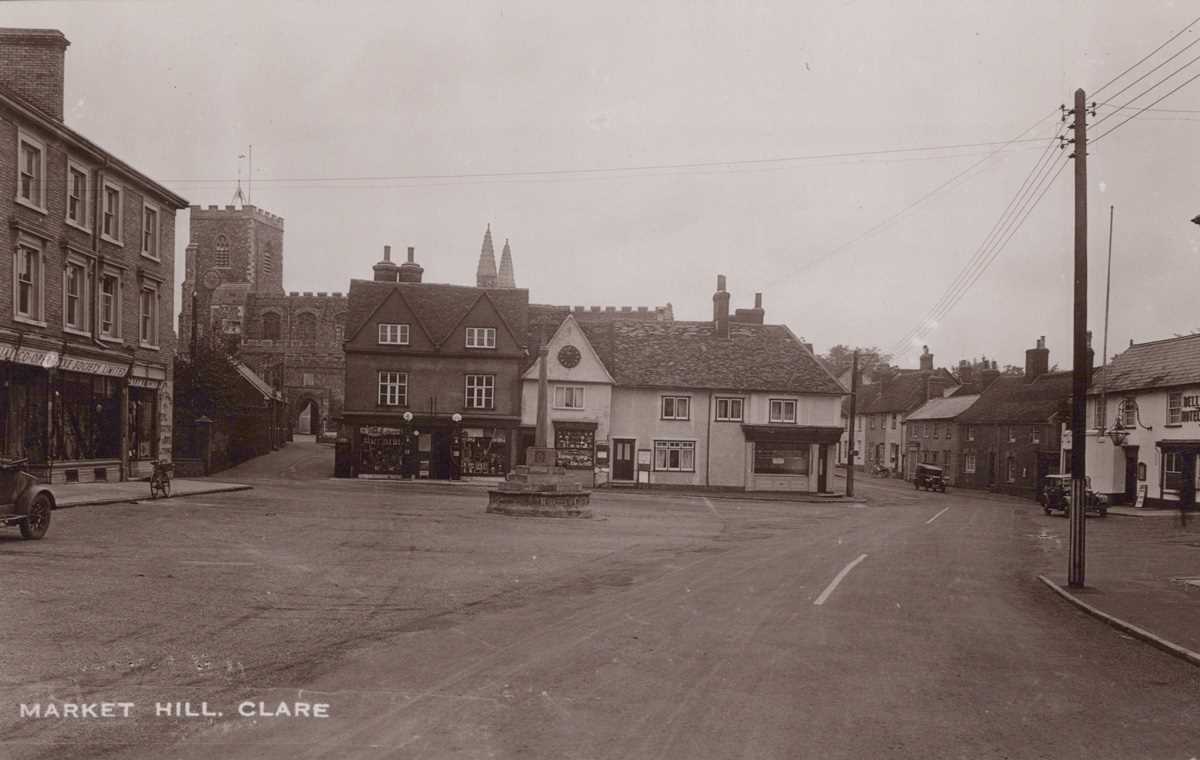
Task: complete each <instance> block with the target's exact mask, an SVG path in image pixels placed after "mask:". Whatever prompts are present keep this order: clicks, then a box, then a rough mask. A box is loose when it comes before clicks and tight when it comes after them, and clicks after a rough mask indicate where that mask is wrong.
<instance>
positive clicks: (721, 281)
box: [717, 274, 725, 291]
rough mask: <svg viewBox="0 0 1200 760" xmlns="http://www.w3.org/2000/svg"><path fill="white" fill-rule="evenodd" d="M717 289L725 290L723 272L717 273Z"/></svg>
mask: <svg viewBox="0 0 1200 760" xmlns="http://www.w3.org/2000/svg"><path fill="white" fill-rule="evenodd" d="M717 290H720V291H724V290H725V275H723V274H719V275H717Z"/></svg>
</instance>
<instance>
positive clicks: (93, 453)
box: [0, 29, 187, 482]
mask: <svg viewBox="0 0 1200 760" xmlns="http://www.w3.org/2000/svg"><path fill="white" fill-rule="evenodd" d="M68 44H69V43H68V42H67V40H66V38H65V37H64V36H63V35H62V33H61V32H59V31H57V30H51V29H0V188H7V190H5V191H0V215H3V217H4V218H5V220H6V224H5V227H6V234H7V236H8V243H9V250H10V251H11V255H7V256H3V257H0V283H6V284H5V285H4V286H2V287H0V375H3V377H2V390H0V453H3V454H4V455H5V456H10V457H27V458H29V460H30V463H31V465H32V468H33V469H34V470H35V471H36V472H37V473H38V474H39V475H40V476H41V477H43V478H45V479H47V480H50V481H53V482H61V481H88V480H118V479H120V480H124V479H127V478H131V477H137V476H141V475H146V474H148V472H149V469H150V463H151V462H152V461H153V460H156V459H159V458H163V459H169V458H170V457H171V455H172V450H171V438H172V422H173V418H172V378H173V363H172V357H173V355H174V351H175V336H174V332H173V330H172V329H171V318H170V315H171V314H172V313H173V311H174V305H173V294H174V266H175V255H174V240H175V212H176V210H177V209H182V208H185V207H186V206H187V201H185V200H184V199H183V198H180V197H179V196H178V195H176V194H175V193H172V192H171V191H170V190H168V189H167V188H165V187H163V186H162V185H160V184H159V183H157V182H155V181H154V180H152V179H150V178H149V177H147V176H146V175H144V174H142V173H141V172H139V171H137V170H136V169H134V168H133V167H132V166H130V165H129V164H127V163H125V162H124V161H122V160H121V159H119V158H117V157H116V156H114V155H113V154H111V153H109V152H108V151H106V150H104V149H103V148H101V147H100V146H98V145H96V144H95V143H93V142H91V141H90V140H88V139H87V138H86V137H84V136H83V135H81V134H79V133H78V132H76V131H75V130H73V129H71V128H70V127H68V126H67V125H66V124H65V123H63V85H64V69H65V58H66V48H67V46H68ZM143 94H145V95H150V94H149V93H143ZM107 95H109V96H113V95H114V93H107ZM115 96H117V97H119V96H120V93H119V92H118V93H116V94H115ZM151 96H152V95H151ZM130 112H131V118H136V103H133V102H131V105H130Z"/></svg>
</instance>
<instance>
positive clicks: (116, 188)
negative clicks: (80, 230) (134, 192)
mask: <svg viewBox="0 0 1200 760" xmlns="http://www.w3.org/2000/svg"><path fill="white" fill-rule="evenodd" d="M101 199H102V200H103V202H104V205H103V208H102V214H103V216H102V218H101V223H100V236H101V237H103V238H104V239H105V240H107V241H108V242H110V243H115V244H117V245H121V244H122V243H121V186H120V185H118V184H117V183H115V182H112V181H110V180H104V193H103V195H101Z"/></svg>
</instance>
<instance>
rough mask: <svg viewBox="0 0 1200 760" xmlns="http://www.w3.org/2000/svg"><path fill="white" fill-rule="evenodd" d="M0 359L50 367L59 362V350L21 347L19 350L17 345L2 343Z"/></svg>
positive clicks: (0, 345) (44, 367)
mask: <svg viewBox="0 0 1200 760" xmlns="http://www.w3.org/2000/svg"><path fill="white" fill-rule="evenodd" d="M0 361H9V362H16V363H17V364H28V365H30V366H33V367H41V368H43V369H50V368H51V367H53V366H55V365H56V364H58V352H57V351H43V350H41V349H37V348H21V349H19V350H18V349H17V347H16V346H10V345H8V344H7V343H0Z"/></svg>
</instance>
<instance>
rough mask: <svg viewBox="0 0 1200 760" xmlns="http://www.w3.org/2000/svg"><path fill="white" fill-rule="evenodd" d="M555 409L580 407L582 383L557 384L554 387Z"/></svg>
mask: <svg viewBox="0 0 1200 760" xmlns="http://www.w3.org/2000/svg"><path fill="white" fill-rule="evenodd" d="M554 408H555V409H582V408H583V386H582V385H558V386H555V388H554Z"/></svg>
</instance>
